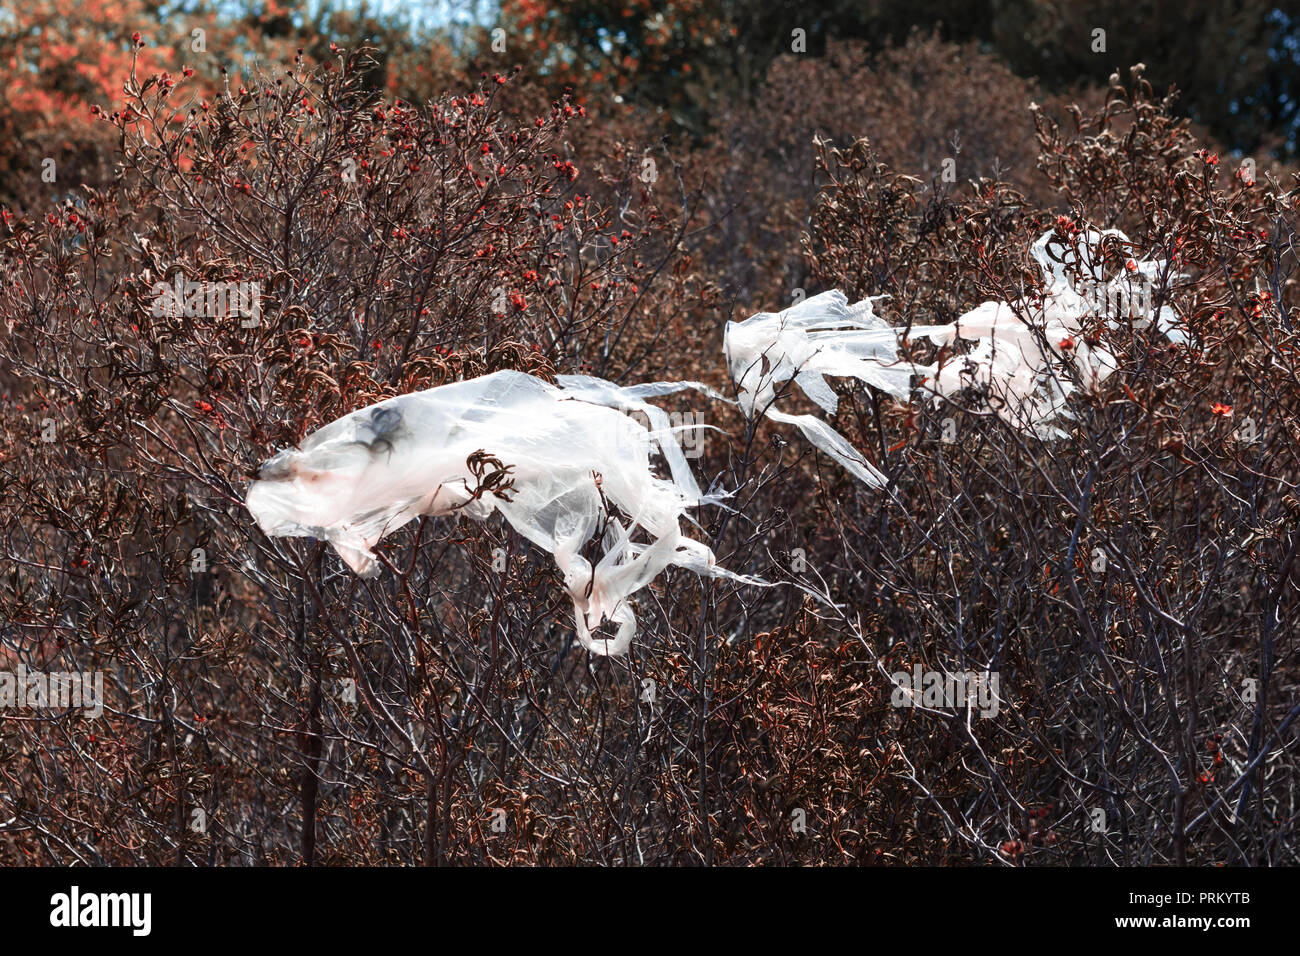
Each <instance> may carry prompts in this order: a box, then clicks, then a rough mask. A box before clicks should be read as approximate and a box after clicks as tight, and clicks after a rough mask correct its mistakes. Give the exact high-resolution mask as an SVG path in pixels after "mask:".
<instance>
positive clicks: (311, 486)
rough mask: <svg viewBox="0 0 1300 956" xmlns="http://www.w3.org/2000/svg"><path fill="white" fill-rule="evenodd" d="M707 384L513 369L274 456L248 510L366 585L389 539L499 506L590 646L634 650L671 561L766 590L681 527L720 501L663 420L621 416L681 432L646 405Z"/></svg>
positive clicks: (318, 435)
mask: <svg viewBox="0 0 1300 956" xmlns="http://www.w3.org/2000/svg"><path fill="white" fill-rule="evenodd" d="M693 387H699V388H706V387H705V386H699V385H698V384H697V383H657V384H655V385H652V386H644V387H639V386H632V387H630V388H622V389H620V388H619V387H618V386H615V385H613V384H611V383H608V382H604V381H602V380H600V379H593V378H589V377H585V376H569V377H566V378H564V379H563V380H562V381H561V385H560V386H558V387H557V386H555V385H551V384H549V383H547V382H544V381H542V380H541V379H538V378H534V377H533V376H531V375H527V374H525V373H522V372H513V371H503V372H495V373H493V374H491V375H485V376H482V377H481V378H476V379H471V380H469V381H463V382H454V383H450V384H447V385H443V386H440V387H438V388H432V389H428V390H426V391H422V392H414V393H412V394H409V395H400V396H398V397H396V398H391V399H388V400H387V401H383V402H379V403H378V404H375V405H371V406H370V407H368V408H363V409H360V410H359V411H355V412H352V413H351V414H349V415H345V416H343V417H342V418H340V419H338V420H336V421H334V422H331V423H330V424H328V425H325V426H324V427H322V428H320V429H319V430H317V431H315V432H313V433H312V434H311V435H309V436H308V437H307V438H305V439H304V440H303V441H302V443H301V445H300V447H298V448H290V449H286V450H284V451H281V452H280V453H278V454H277V455H275V456H274V457H272V458H270V459H269V460H267V461H266V462H265V463H264V464H263V465H262V467H261V469H260V471H259V473H258V477H257V480H255V481H254V482H253V483H252V484H251V485H250V486H249V489H248V495H247V499H246V504H247V507H248V510H249V512H250V513H251V514H252V515H253V517H254V519H255V520H256V521H257V523H258V525H259V526H260V527H261V528H262V530H263V531H264V532H266V534H268V535H272V536H299V537H302V536H310V537H315V538H321V539H323V540H326V541H328V542H329V543H330V544H331V545H332V546H333V547H334V549H335V550H336V551H337V552H338V553H339V555H340V556H341V557H342V558H343V560H344V561H345V562H346V563H347V564H348V566H349V567H350V568H352V570H353V571H355V572H356V573H357V574H359V575H361V576H362V577H372V576H374V575H376V574H378V573H379V564H378V562H377V559H376V558H375V555H374V553H373V551H372V549H373V548H374V546H375V545H376V544H377V543H378V542H379V540H380V539H381V538H383V537H384V536H386V535H388V534H391V533H392V532H394V531H396V530H397V529H399V528H401V527H402V526H403V525H405V524H406V523H407V522H409V521H411V520H413V519H414V518H416V517H419V516H421V515H430V516H439V515H451V514H465V515H467V516H469V517H471V518H475V519H478V520H482V519H485V518H487V517H488V516H489V515H491V514H492V513H493V512H499V513H500V514H501V515H502V517H504V518H505V520H506V521H507V522H508V523H509V524H510V525H511V526H512V527H513V528H514V529H515V530H516V531H518V532H519V534H521V535H523V536H524V537H525V538H527V539H528V540H529V541H531V542H532V543H533V544H535V545H537V546H538V547H540V548H543V549H545V550H546V551H548V552H550V553H551V554H552V555H553V557H554V560H555V564H556V566H557V567H558V568H559V570H560V572H561V574H562V575H563V577H564V587H565V589H566V590H567V591H568V593H569V596H570V598H571V599H572V601H573V608H574V626H575V632H576V634H577V637H578V640H579V641H580V642H581V644H582V645H583V646H584V647H585V648H587V649H588V650H590V651H592V652H594V653H596V654H602V655H603V654H622V653H624V652H625V651H626V650H627V648H628V646H629V645H630V644H631V642H632V638H633V637H634V636H635V634H636V617H635V614H634V613H633V610H632V607H631V605H630V603H629V602H628V598H629V597H630V596H631V595H632V594H634V593H635V592H636V591H638V590H640V589H641V588H644V587H645V586H646V585H647V584H649V583H650V582H651V581H652V580H653V579H654V578H655V577H656V576H658V575H659V574H660V572H662V571H663V570H664V569H665V568H667V567H669V566H670V565H675V566H677V567H681V568H686V569H688V570H691V571H694V572H695V573H696V574H699V575H702V576H707V577H725V578H730V579H733V580H736V581H740V582H743V583H748V584H760V585H766V584H767V582H764V581H761V580H759V579H756V578H749V577H745V576H744V575H738V574H733V573H732V572H729V571H727V570H726V569H724V568H720V567H718V566H717V563H716V561H715V559H714V555H713V552H712V551H711V550H710V549H709V548H708V547H706V546H705V545H704V544H702V543H701V542H699V541H696V540H694V539H692V538H689V537H687V536H685V535H683V534H682V533H681V529H680V524H679V522H680V519H681V518H682V517H683V514H684V512H685V510H686V509H687V508H689V507H692V506H694V505H696V504H698V503H700V502H701V501H702V500H703V501H709V500H714V499H712V498H709V497H705V496H702V495H701V494H700V491H699V488H698V486H697V485H696V482H695V479H694V477H693V476H692V475H691V473H690V470H689V469H688V468H687V466H686V462H685V459H684V458H683V457H682V455H681V451H680V449H679V448H678V447H677V445H676V443H675V442H672V441H669V440H667V438H666V437H665V433H664V431H662V430H661V427H660V425H656V426H655V430H647V429H646V428H644V427H643V426H642V425H641V424H639V423H638V422H637V421H636V419H634V418H632V417H629V416H628V415H626V414H624V413H623V411H621V409H624V410H625V409H627V408H628V407H632V406H635V407H638V408H639V409H640V410H642V411H645V412H646V413H647V414H648V415H649V416H650V418H651V421H652V424H653V423H655V422H659V423H662V425H663V427H664V429H666V422H667V420H666V417H663V412H662V410H661V409H657V408H656V407H655V406H652V405H649V403H647V402H645V398H646V397H654V396H656V395H662V394H670V393H671V392H673V391H678V390H680V389H681V388H693ZM715 394H716V393H715ZM651 410H653V412H654V413H655V414H651ZM669 432H670V430H669ZM653 451H659V452H661V453H662V454H663V455H664V458H665V460H666V461H667V463H668V466H669V471H670V473H671V476H672V477H671V479H662V478H658V477H656V476H655V475H654V474H653V473H652V471H651V468H650V455H651V453H652V452H653ZM480 453H482V454H480ZM483 455H487V456H492V457H493V458H495V459H498V460H499V462H500V465H501V466H505V467H508V468H509V472H508V475H506V476H503V477H504V478H506V479H508V481H509V485H508V486H506V485H503V484H497V485H495V486H493V487H491V488H485V487H484V478H485V477H488V476H490V475H491V473H493V472H497V471H500V470H501V469H500V468H498V467H497V465H495V464H493V463H490V462H487V463H485V460H484V458H483ZM475 466H476V467H477V473H476V472H475ZM589 545H591V546H593V547H588V546H589ZM584 549H586V550H587V553H589V554H591V557H592V560H589V559H588V558H587V557H585V556H584V555H583V553H581V552H583V550H584ZM593 550H594V553H593ZM593 560H594V562H595V563H594V564H593ZM606 620H608V621H612V622H614V623H615V624H617V625H618V629H617V632H616V634H615V636H614V637H613V638H612V639H604V638H600V637H596V636H593V633H592V632H593V630H594V629H595V628H596V627H597V626H599V625H600V623H601V622H603V621H606Z"/></svg>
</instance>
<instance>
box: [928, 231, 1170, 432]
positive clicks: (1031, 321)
mask: <svg viewBox="0 0 1300 956" xmlns="http://www.w3.org/2000/svg"><path fill="white" fill-rule="evenodd" d="M1109 238H1113V239H1117V240H1118V241H1120V242H1122V243H1125V244H1127V243H1128V238H1127V237H1126V236H1125V235H1124V234H1123V233H1122V232H1119V231H1118V230H1115V229H1108V230H1105V231H1104V232H1099V231H1096V230H1087V231H1085V232H1082V233H1080V235H1079V236H1078V238H1077V239H1075V240H1074V242H1073V243H1068V242H1062V241H1061V240H1059V239H1058V238H1056V236H1055V234H1054V233H1052V232H1048V233H1045V234H1044V235H1043V236H1041V237H1040V238H1039V239H1038V241H1037V242H1035V243H1034V246H1033V249H1032V255H1033V257H1034V259H1035V261H1037V263H1038V265H1039V267H1040V268H1041V269H1042V271H1043V278H1044V286H1045V287H1044V290H1043V292H1042V294H1041V295H1040V296H1038V297H1035V298H1032V299H1031V298H1025V299H1021V300H1019V301H1018V302H1016V303H1015V304H1014V305H1013V304H1011V303H1006V302H984V303H982V304H981V305H980V306H978V307H977V308H975V309H972V310H971V311H970V312H967V313H966V314H965V315H963V316H961V317H960V318H959V319H957V321H955V322H953V323H951V324H949V325H944V326H933V327H931V328H930V329H929V330H928V335H929V336H930V338H931V340H933V341H934V342H935V343H937V344H940V345H953V344H955V342H956V340H957V339H958V338H961V339H974V340H975V341H976V345H975V347H974V348H973V349H972V350H971V351H970V352H968V353H966V354H965V355H961V356H958V357H957V358H955V359H953V360H951V361H949V362H947V363H945V364H944V365H943V366H942V367H941V368H940V369H939V370H938V372H937V374H936V375H935V376H934V378H933V380H932V381H930V382H928V383H927V387H928V388H930V390H931V391H932V392H933V393H934V395H935V401H936V402H938V401H941V400H942V399H944V398H951V397H952V396H953V395H955V394H957V393H958V392H960V391H962V390H963V389H965V388H968V387H975V388H977V389H978V390H980V391H981V392H982V393H983V394H984V396H985V397H986V399H987V401H988V403H989V406H990V407H991V408H993V409H994V411H996V413H997V414H998V416H999V417H1000V418H1002V420H1003V421H1005V422H1007V423H1008V424H1010V425H1012V426H1014V427H1017V428H1020V429H1022V430H1025V431H1029V432H1032V433H1034V434H1035V435H1037V436H1038V437H1040V438H1059V437H1063V436H1064V435H1065V434H1066V433H1065V432H1064V431H1062V430H1061V429H1060V428H1057V427H1056V426H1055V425H1054V424H1053V422H1054V421H1055V420H1056V419H1058V418H1072V417H1073V416H1072V415H1071V414H1070V413H1069V410H1068V400H1069V398H1070V396H1071V395H1072V394H1073V393H1074V392H1075V391H1076V389H1077V387H1078V386H1076V384H1075V383H1076V379H1077V381H1078V383H1079V384H1080V385H1081V386H1082V388H1083V389H1084V390H1086V391H1089V392H1095V391H1096V390H1097V389H1098V388H1099V386H1100V385H1101V383H1102V382H1104V381H1105V380H1106V379H1107V378H1108V377H1109V376H1110V375H1111V374H1112V373H1113V372H1114V371H1116V369H1117V368H1118V363H1117V361H1116V359H1115V356H1114V355H1112V354H1111V353H1110V352H1109V351H1107V350H1106V349H1105V348H1102V347H1101V346H1100V345H1090V344H1089V343H1088V341H1087V340H1086V338H1084V337H1083V336H1082V335H1081V334H1080V333H1082V332H1083V331H1084V327H1085V323H1086V322H1087V320H1089V319H1091V318H1103V319H1105V323H1106V326H1107V327H1108V328H1110V329H1112V330H1113V329H1117V328H1118V327H1119V323H1118V322H1117V321H1116V320H1115V319H1113V318H1110V317H1109V311H1110V310H1111V308H1112V307H1119V308H1124V309H1127V310H1128V313H1129V315H1130V317H1131V318H1133V319H1134V321H1133V326H1134V328H1139V329H1140V328H1145V327H1146V326H1147V325H1150V324H1152V323H1153V322H1154V324H1155V325H1156V327H1157V328H1158V329H1159V330H1160V331H1161V332H1162V333H1164V334H1165V336H1166V337H1167V338H1168V339H1169V341H1170V342H1173V343H1175V344H1186V343H1187V341H1188V337H1187V334H1186V331H1185V329H1184V327H1183V325H1182V322H1181V320H1179V319H1178V317H1177V315H1176V313H1175V312H1174V311H1173V309H1171V308H1169V307H1168V306H1161V307H1160V308H1159V309H1156V308H1154V307H1153V306H1152V304H1151V297H1150V295H1149V291H1148V293H1147V294H1143V293H1142V291H1141V286H1143V285H1145V288H1146V289H1147V290H1149V289H1150V288H1151V287H1153V286H1154V284H1155V283H1156V281H1157V280H1158V277H1159V275H1160V274H1161V273H1162V272H1164V271H1165V263H1164V262H1162V261H1154V262H1152V261H1143V262H1133V263H1132V264H1131V268H1128V269H1126V270H1125V272H1124V273H1123V274H1122V275H1120V276H1118V277H1116V278H1113V279H1110V280H1105V279H1103V277H1102V276H1101V273H1100V264H1099V263H1100V249H1101V244H1102V243H1103V242H1104V241H1105V240H1106V239H1109ZM1071 373H1073V374H1071Z"/></svg>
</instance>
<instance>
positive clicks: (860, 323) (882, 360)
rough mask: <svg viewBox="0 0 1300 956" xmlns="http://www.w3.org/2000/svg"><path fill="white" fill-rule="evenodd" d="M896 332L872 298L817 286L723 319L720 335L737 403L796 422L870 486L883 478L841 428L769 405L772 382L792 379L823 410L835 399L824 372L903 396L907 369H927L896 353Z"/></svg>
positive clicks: (747, 411)
mask: <svg viewBox="0 0 1300 956" xmlns="http://www.w3.org/2000/svg"><path fill="white" fill-rule="evenodd" d="M898 333H899V330H898V329H895V328H893V327H892V326H890V325H889V323H887V322H886V321H885V320H884V319H881V318H880V317H879V316H877V315H876V314H875V311H874V309H873V307H872V302H871V300H870V299H863V300H862V301H861V302H858V303H855V304H853V305H850V304H849V301H848V299H847V298H846V297H845V295H844V293H843V292H841V291H840V290H839V289H832V290H831V291H829V292H823V293H821V294H820V295H815V296H813V297H811V298H809V299H805V300H803V301H802V302H800V303H799V304H797V305H794V306H791V307H790V308H788V309H786V310H785V311H783V312H760V313H758V314H757V315H754V316H751V317H750V318H748V319H745V320H744V321H743V322H728V323H727V329H726V334H725V337H724V340H723V346H722V347H723V351H724V352H725V353H726V357H727V365H728V367H729V368H730V370H731V377H732V379H733V380H734V381H735V383H736V388H737V390H738V397H739V401H740V407H741V409H742V410H743V411H744V412H745V414H746V415H747V416H749V417H751V418H752V417H753V416H754V415H756V414H758V415H765V416H766V417H768V418H770V419H772V420H773V421H776V422H783V423H785V424H788V425H794V426H795V427H796V428H798V429H799V430H800V431H801V432H803V434H804V437H805V438H807V439H808V441H809V442H810V443H812V444H813V445H814V446H815V447H817V448H819V449H821V450H822V451H823V452H825V453H826V454H827V455H829V456H830V457H831V458H833V459H835V461H837V462H838V463H839V464H840V465H841V466H842V467H844V468H845V469H846V470H848V472H849V473H850V474H852V475H853V476H854V477H856V478H857V479H858V480H860V481H862V482H863V483H864V484H866V485H869V486H870V487H873V488H875V487H880V486H882V485H884V484H885V483H886V482H887V481H888V479H887V478H886V476H885V475H884V473H882V472H881V471H880V469H878V468H876V466H875V465H873V464H872V463H871V462H870V461H868V460H867V459H866V458H865V457H864V456H863V455H862V453H861V452H859V451H858V450H857V449H856V448H854V447H853V446H852V445H851V444H850V443H849V442H848V440H847V439H845V438H844V436H843V435H840V434H839V433H838V432H836V431H835V430H834V429H833V428H831V427H830V426H829V425H827V424H826V423H825V422H823V421H822V420H821V419H819V418H817V417H815V416H813V415H790V414H787V413H785V412H782V411H780V410H778V409H777V408H776V407H775V401H776V397H777V391H778V388H779V387H780V386H781V385H783V384H784V383H785V382H788V381H790V380H791V379H793V380H794V383H795V384H796V385H798V386H799V388H800V389H802V390H803V392H804V394H805V395H807V396H808V397H809V398H810V399H812V400H813V401H814V402H816V403H817V404H818V405H820V406H821V407H822V408H823V409H825V410H826V411H827V412H830V413H832V414H834V412H835V410H836V408H837V407H838V404H839V401H838V398H837V397H836V395H835V392H834V390H833V389H832V388H831V387H830V385H829V384H828V383H827V381H826V379H825V376H827V375H831V376H839V377H851V378H856V379H858V380H859V381H862V382H865V383H866V384H867V385H871V386H873V387H875V388H878V389H880V390H881V391H883V392H885V393H886V394H889V395H893V396H894V397H896V398H907V397H908V395H909V394H910V393H911V390H912V376H913V375H914V374H917V373H918V371H919V372H921V373H922V374H924V373H925V372H927V371H929V370H928V369H925V368H920V367H918V366H916V365H914V364H913V363H911V362H907V361H900V360H899V358H898Z"/></svg>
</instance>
